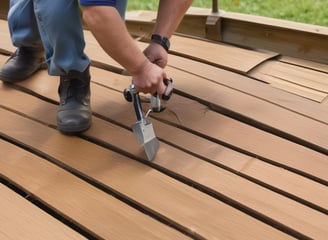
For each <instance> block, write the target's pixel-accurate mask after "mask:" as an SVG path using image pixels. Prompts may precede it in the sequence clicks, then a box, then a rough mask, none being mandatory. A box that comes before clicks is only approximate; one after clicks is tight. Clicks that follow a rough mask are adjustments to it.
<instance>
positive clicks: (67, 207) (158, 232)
mask: <svg viewBox="0 0 328 240" xmlns="http://www.w3.org/2000/svg"><path fill="white" fill-rule="evenodd" d="M0 112H1V115H2V119H4V118H6V119H8V117H13V118H11V119H12V120H13V121H15V122H16V121H17V120H18V118H21V117H19V116H18V115H16V116H15V114H13V113H9V112H7V113H6V111H4V110H3V109H0ZM3 114H5V115H3ZM7 114H9V115H7ZM6 115H7V116H6ZM8 120H9V119H8ZM16 123H19V120H18V122H16ZM20 123H21V124H22V128H21V130H22V131H21V132H20V133H19V131H20V130H18V129H17V130H18V131H17V133H18V134H21V135H26V136H29V138H30V139H33V138H31V134H30V133H31V131H32V132H33V135H34V133H35V136H36V135H38V136H37V137H38V138H39V141H40V142H39V143H40V144H41V145H42V144H44V140H45V139H44V138H43V137H42V136H41V132H39V130H38V129H35V128H34V127H33V126H31V127H32V128H28V127H29V123H28V122H24V121H22V122H20ZM40 126H41V125H40ZM26 127H27V128H26ZM41 129H42V127H41ZM14 131H15V130H14ZM44 133H45V135H43V136H44V137H46V138H48V137H49V138H50V139H53V138H52V137H54V135H58V133H53V134H51V133H49V131H46V132H44ZM1 134H6V131H4V129H3V128H2V129H1ZM12 136H13V137H14V135H12ZM33 141H34V140H33ZM42 142H43V143H42ZM65 142H67V141H64V143H65ZM73 142H74V141H73ZM49 144H50V142H49ZM53 146H54V147H61V146H60V144H58V143H55V144H54V145H53ZM72 146H73V145H71V147H72ZM0 147H1V149H2V150H1V152H0V166H1V168H0V171H1V172H0V173H1V175H3V176H5V177H6V178H8V179H10V180H11V181H13V182H14V183H15V184H18V185H19V186H21V187H22V188H24V189H26V190H27V191H28V192H30V194H32V195H33V196H34V197H36V198H38V199H40V200H41V201H43V202H44V203H45V204H47V205H48V206H50V207H51V208H53V209H54V210H55V211H57V212H58V213H59V214H60V215H63V216H64V217H68V218H71V220H72V221H74V222H75V223H76V224H78V225H81V227H83V228H85V230H86V231H89V232H90V234H91V235H93V236H95V238H97V239H109V238H113V239H135V237H136V236H143V239H163V236H165V238H166V239H187V237H185V236H183V235H182V234H180V233H178V232H177V231H175V230H173V229H171V228H169V227H167V226H165V225H163V224H161V223H159V222H157V221H156V220H154V219H152V218H150V217H149V216H147V215H145V214H143V213H141V212H139V211H137V210H135V209H133V208H131V207H130V206H128V205H126V204H125V203H123V202H120V201H119V200H117V199H115V198H114V197H113V196H111V195H109V194H106V193H104V192H102V191H101V190H99V189H97V188H95V187H93V186H91V185H89V184H88V183H86V182H84V181H82V180H81V179H78V178H77V177H75V176H73V175H72V174H70V173H69V172H66V171H64V170H63V169H60V168H58V167H55V166H54V165H53V164H51V163H49V162H47V161H46V160H45V159H41V158H39V157H37V156H35V155H33V154H31V153H28V152H26V151H24V150H22V149H20V148H18V147H16V146H14V145H12V144H9V143H6V142H4V141H2V140H1V141H0ZM73 149H74V147H73V148H72V150H73ZM40 150H41V149H40ZM74 159H75V160H73V161H76V160H77V159H78V158H74ZM81 164H82V163H81ZM94 171H96V169H94ZM31 217H34V215H33V216H31ZM40 224H41V223H40ZM127 229H128V231H127ZM31 230H33V229H31ZM39 231H40V229H39ZM55 236H56V235H54V237H55ZM25 239H26V238H25ZM42 239H48V238H47V237H46V238H42ZM65 239H67V238H65Z"/></svg>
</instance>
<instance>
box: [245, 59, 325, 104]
mask: <svg viewBox="0 0 328 240" xmlns="http://www.w3.org/2000/svg"><path fill="white" fill-rule="evenodd" d="M248 75H249V76H251V77H254V78H256V79H259V80H262V81H265V82H268V83H271V84H272V85H274V86H276V87H280V88H281V89H284V90H286V91H290V92H293V93H295V94H299V95H301V96H304V97H307V98H310V99H313V100H315V101H318V102H321V101H322V100H323V99H324V98H325V97H326V96H327V94H328V74H326V73H322V72H318V71H314V70H311V69H307V68H303V67H299V66H294V65H290V64H286V63H282V62H278V61H267V62H265V63H263V64H261V65H260V66H257V67H256V68H255V69H253V70H252V71H251V72H250V73H248Z"/></svg>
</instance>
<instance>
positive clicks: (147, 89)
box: [132, 60, 166, 95]
mask: <svg viewBox="0 0 328 240" xmlns="http://www.w3.org/2000/svg"><path fill="white" fill-rule="evenodd" d="M132 75H133V77H132V83H133V84H134V85H135V87H136V91H137V92H143V93H151V94H154V93H156V92H157V93H158V94H159V95H162V94H163V93H164V91H165V88H166V87H165V85H164V82H163V79H165V78H166V74H165V72H164V70H163V69H162V68H161V67H159V66H157V65H156V64H153V63H151V62H150V61H148V60H147V61H145V62H144V63H143V65H142V66H140V68H139V69H138V71H137V72H134V73H133V74H132Z"/></svg>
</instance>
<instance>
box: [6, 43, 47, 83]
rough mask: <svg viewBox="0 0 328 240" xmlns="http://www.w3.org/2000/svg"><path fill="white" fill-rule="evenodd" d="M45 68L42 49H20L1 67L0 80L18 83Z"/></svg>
mask: <svg viewBox="0 0 328 240" xmlns="http://www.w3.org/2000/svg"><path fill="white" fill-rule="evenodd" d="M45 68H47V64H46V62H45V59H44V51H43V49H39V48H31V47H20V48H17V49H16V51H15V53H14V54H13V55H11V57H10V58H9V59H8V60H7V61H6V63H5V64H4V65H3V67H2V69H1V70H0V79H1V80H3V81H4V82H12V83H13V82H19V81H22V80H25V79H26V78H28V77H30V76H31V75H33V73H35V72H36V71H38V70H40V69H45Z"/></svg>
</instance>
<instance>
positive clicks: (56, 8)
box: [8, 0, 126, 76]
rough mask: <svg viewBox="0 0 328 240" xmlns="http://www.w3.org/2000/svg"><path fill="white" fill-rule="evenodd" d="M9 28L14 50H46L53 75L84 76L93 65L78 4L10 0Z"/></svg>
mask: <svg viewBox="0 0 328 240" xmlns="http://www.w3.org/2000/svg"><path fill="white" fill-rule="evenodd" d="M122 2H123V3H122ZM122 2H121V3H120V5H119V6H118V7H119V8H120V9H119V11H120V13H121V16H124V12H125V9H123V8H125V7H126V4H125V5H124V2H125V3H126V0H123V1H122ZM122 12H123V15H122ZM8 24H9V31H10V34H11V40H12V42H13V45H14V46H16V47H34V48H42V47H43V48H44V50H45V57H46V60H47V63H48V66H49V68H48V71H49V74H50V75H56V76H59V75H66V74H67V73H68V72H69V71H71V70H75V71H79V72H83V71H84V70H85V69H86V68H87V67H88V65H89V64H90V60H89V58H88V56H87V55H86V54H85V53H84V48H85V41H84V37H83V30H82V24H81V18H80V12H79V6H78V0H10V9H9V13H8Z"/></svg>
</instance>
